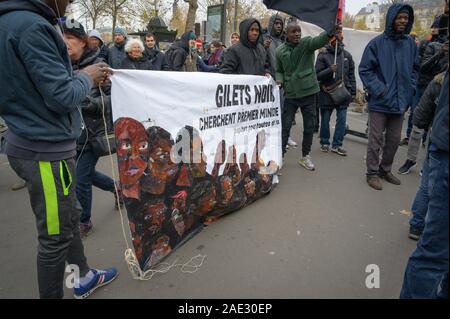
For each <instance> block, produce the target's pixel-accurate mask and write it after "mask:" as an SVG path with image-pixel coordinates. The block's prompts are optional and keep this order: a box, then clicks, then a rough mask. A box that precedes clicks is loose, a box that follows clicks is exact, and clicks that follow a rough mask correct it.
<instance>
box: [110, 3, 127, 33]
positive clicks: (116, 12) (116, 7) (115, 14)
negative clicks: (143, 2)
mask: <svg viewBox="0 0 450 319" xmlns="http://www.w3.org/2000/svg"><path fill="white" fill-rule="evenodd" d="M127 2H129V1H128V0H106V3H107V12H108V13H109V14H110V15H111V19H112V34H113V36H114V29H115V28H116V24H117V20H118V18H119V16H120V14H121V13H123V11H124V9H125V8H126V5H127V4H128V3H127Z"/></svg>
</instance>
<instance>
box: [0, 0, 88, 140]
mask: <svg viewBox="0 0 450 319" xmlns="http://www.w3.org/2000/svg"><path fill="white" fill-rule="evenodd" d="M56 23H57V19H56V16H55V14H54V12H53V11H52V10H51V9H50V8H49V7H48V6H46V5H45V4H44V3H43V2H41V1H38V0H12V1H0V39H1V41H0V57H1V71H0V87H1V88H2V94H0V115H1V116H2V118H3V119H4V120H5V122H6V124H7V125H8V127H9V130H10V131H11V132H13V133H14V134H15V135H17V136H19V137H22V138H24V139H27V140H30V141H44V142H52V143H55V142H63V141H73V144H75V140H76V139H77V138H78V137H79V135H80V131H81V118H80V115H79V113H78V110H77V106H78V105H80V103H81V102H82V101H83V100H84V99H85V97H86V95H87V94H88V93H89V92H90V90H91V87H92V85H93V83H92V80H91V78H90V77H89V76H88V75H87V74H84V73H80V74H77V75H73V74H72V66H71V63H70V58H69V55H68V52H67V47H66V45H65V44H64V40H63V37H62V34H61V32H60V31H59V30H57V29H56V28H55V25H56ZM58 31H59V32H58Z"/></svg>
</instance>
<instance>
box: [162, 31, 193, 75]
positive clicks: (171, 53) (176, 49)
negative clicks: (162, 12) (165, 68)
mask: <svg viewBox="0 0 450 319" xmlns="http://www.w3.org/2000/svg"><path fill="white" fill-rule="evenodd" d="M191 34H192V32H186V33H184V34H183V35H182V36H181V38H180V40H178V41H175V42H174V44H172V45H171V46H170V48H169V50H167V52H166V58H167V63H168V64H169V68H170V69H171V70H172V71H186V70H185V63H186V59H187V57H188V55H189V52H190V50H189V40H190V37H191Z"/></svg>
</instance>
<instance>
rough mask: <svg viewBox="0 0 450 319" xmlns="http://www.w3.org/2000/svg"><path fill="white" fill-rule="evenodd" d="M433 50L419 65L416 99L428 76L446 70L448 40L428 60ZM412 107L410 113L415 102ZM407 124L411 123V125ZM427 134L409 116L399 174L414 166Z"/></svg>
mask: <svg viewBox="0 0 450 319" xmlns="http://www.w3.org/2000/svg"><path fill="white" fill-rule="evenodd" d="M433 46H434V45H433V43H430V47H433ZM434 50H435V49H431V50H429V49H427V50H426V51H427V52H426V54H425V58H426V60H425V61H424V63H423V64H422V65H421V68H420V75H419V84H418V85H417V90H416V98H422V95H423V92H424V91H425V89H426V87H425V88H423V85H424V84H426V83H427V82H428V83H429V82H431V80H429V77H430V76H432V75H436V74H439V73H441V72H445V70H446V69H447V68H448V40H447V41H446V42H445V43H444V44H442V46H441V47H440V50H439V52H437V53H436V54H433V55H432V56H431V57H430V58H428V55H429V54H430V52H429V51H434ZM427 86H428V84H427ZM419 101H420V100H419ZM413 105H414V107H413V108H411V111H412V112H414V109H415V107H416V106H415V101H414V103H413ZM409 122H411V124H410V123H409ZM427 132H428V130H427V129H426V130H422V129H419V128H418V127H416V126H414V125H413V123H412V121H411V116H410V119H409V121H408V131H407V137H406V138H405V140H404V141H403V142H401V143H400V145H402V144H403V143H408V155H407V158H406V162H405V163H404V164H403V165H402V166H401V167H400V168H399V170H398V173H399V174H403V175H405V174H409V173H410V172H411V170H412V169H413V168H414V167H415V166H416V162H417V156H418V155H419V149H420V142H421V141H422V143H424V142H425V140H426V136H427ZM408 133H409V135H408Z"/></svg>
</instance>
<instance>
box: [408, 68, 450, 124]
mask: <svg viewBox="0 0 450 319" xmlns="http://www.w3.org/2000/svg"><path fill="white" fill-rule="evenodd" d="M444 77H445V74H444V73H441V74H439V75H437V76H436V77H435V78H434V79H433V81H431V82H430V84H429V85H428V87H427V88H426V90H425V92H424V93H423V95H422V98H421V99H420V101H419V104H418V105H417V106H416V108H415V109H414V116H413V124H414V125H415V126H417V127H418V128H420V129H423V130H426V129H428V128H429V127H430V126H431V124H432V123H433V118H434V114H435V112H436V107H437V105H438V102H439V95H440V94H441V89H442V84H443V82H444Z"/></svg>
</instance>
